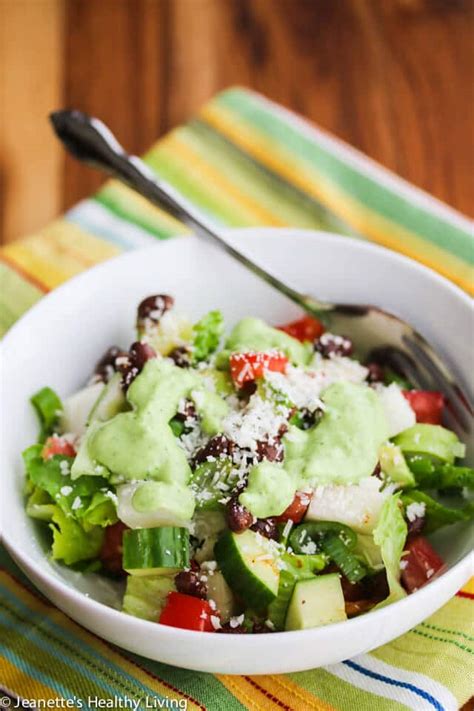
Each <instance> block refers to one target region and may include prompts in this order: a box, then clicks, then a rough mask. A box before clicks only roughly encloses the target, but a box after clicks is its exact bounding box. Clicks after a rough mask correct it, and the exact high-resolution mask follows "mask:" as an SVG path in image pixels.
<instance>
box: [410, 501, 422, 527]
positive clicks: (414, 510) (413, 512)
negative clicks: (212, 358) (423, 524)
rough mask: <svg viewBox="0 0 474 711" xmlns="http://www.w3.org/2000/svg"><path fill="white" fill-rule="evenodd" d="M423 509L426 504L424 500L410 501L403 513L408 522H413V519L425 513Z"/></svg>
mask: <svg viewBox="0 0 474 711" xmlns="http://www.w3.org/2000/svg"><path fill="white" fill-rule="evenodd" d="M425 511H426V504H425V502H424V501H412V503H411V504H408V506H407V507H406V510H405V513H406V517H407V519H408V520H409V521H410V523H413V521H415V519H417V518H423V516H424V515H425Z"/></svg>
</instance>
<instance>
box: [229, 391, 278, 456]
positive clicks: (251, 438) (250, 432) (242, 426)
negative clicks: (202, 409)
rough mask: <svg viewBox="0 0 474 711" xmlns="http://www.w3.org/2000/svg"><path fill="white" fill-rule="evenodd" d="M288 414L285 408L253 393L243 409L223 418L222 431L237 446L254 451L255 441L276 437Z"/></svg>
mask: <svg viewBox="0 0 474 711" xmlns="http://www.w3.org/2000/svg"><path fill="white" fill-rule="evenodd" d="M288 414H289V413H288V409H287V408H283V407H278V408H275V405H274V404H272V403H271V402H269V401H268V400H263V399H262V398H261V397H260V395H258V394H255V395H252V397H251V398H250V400H249V403H248V405H247V406H246V407H245V408H244V409H243V410H240V411H237V412H230V413H229V414H228V415H227V416H226V417H225V418H224V420H223V422H222V431H223V433H224V434H225V435H226V436H227V437H228V438H229V439H231V440H233V441H234V442H236V444H237V445H238V446H239V447H242V448H244V449H250V450H251V451H255V450H256V448H257V442H259V441H261V440H271V439H272V438H275V437H277V435H278V432H279V431H280V428H281V427H282V426H284V425H286V422H287V419H288Z"/></svg>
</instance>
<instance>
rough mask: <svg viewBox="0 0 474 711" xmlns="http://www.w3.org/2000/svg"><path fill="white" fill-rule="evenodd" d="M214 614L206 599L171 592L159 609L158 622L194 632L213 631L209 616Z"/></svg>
mask: <svg viewBox="0 0 474 711" xmlns="http://www.w3.org/2000/svg"><path fill="white" fill-rule="evenodd" d="M213 615H216V613H215V611H213V609H212V607H211V606H210V604H209V603H208V601H207V600H201V599H200V598H198V597H193V596H192V595H185V594H184V593H178V592H171V593H169V595H168V599H167V601H166V605H165V607H164V608H163V610H162V611H161V615H160V619H159V622H160V623H161V624H162V625H169V626H170V627H180V628H181V629H184V630H195V631H196V632H214V631H215V630H214V627H213V625H212V622H211V616H213Z"/></svg>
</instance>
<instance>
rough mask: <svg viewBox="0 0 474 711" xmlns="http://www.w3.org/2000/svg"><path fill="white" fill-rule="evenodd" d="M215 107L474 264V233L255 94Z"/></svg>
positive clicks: (220, 99) (225, 96)
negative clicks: (381, 179) (348, 158)
mask: <svg viewBox="0 0 474 711" xmlns="http://www.w3.org/2000/svg"><path fill="white" fill-rule="evenodd" d="M215 102H216V103H217V104H218V105H222V106H224V107H226V108H227V109H230V110H231V111H232V112H233V113H234V114H235V115H237V116H238V117H239V118H241V119H243V120H244V121H245V122H246V123H248V124H249V125H250V127H251V128H252V129H254V130H255V129H256V133H258V132H260V133H261V134H262V135H264V137H265V138H269V137H270V138H271V139H273V140H274V141H275V142H277V143H279V144H281V145H282V146H284V147H285V148H286V149H287V150H288V151H289V152H291V153H293V154H294V155H295V156H296V157H297V158H298V159H299V160H301V161H302V162H303V163H305V164H307V165H309V166H310V167H311V168H312V169H313V170H314V168H315V167H316V168H317V170H318V171H320V172H322V173H324V174H325V175H326V176H327V177H328V178H329V179H330V180H332V182H333V183H334V184H335V185H338V186H340V187H342V188H343V189H344V190H345V191H346V192H347V193H348V194H349V195H351V197H355V198H356V199H357V200H359V201H360V202H361V203H363V204H364V205H366V206H367V207H369V208H371V209H372V210H374V211H375V212H378V213H379V214H380V215H382V216H383V217H385V218H387V219H389V220H391V221H392V222H395V223H396V224H399V225H400V226H401V227H404V228H405V229H407V230H410V231H412V232H414V233H416V234H417V235H419V236H420V237H422V238H424V239H426V240H427V241H429V242H432V243H433V244H436V245H437V246H438V247H440V248H442V249H445V250H446V251H449V252H451V253H452V254H455V255H456V256H457V257H459V258H460V259H464V260H465V261H466V262H467V263H468V264H474V241H473V235H472V232H469V231H468V230H462V229H460V228H459V227H457V226H455V225H453V224H451V223H450V222H448V221H447V220H445V219H443V218H442V217H440V216H439V215H435V214H432V213H430V212H429V211H428V210H426V209H424V208H422V207H420V206H418V205H417V204H414V203H411V202H410V200H409V199H408V198H404V197H402V196H401V195H399V194H397V193H395V192H392V191H391V190H390V189H389V188H386V187H384V186H383V185H382V184H381V183H378V182H376V179H372V178H370V177H369V176H368V175H367V174H365V173H361V172H359V171H358V170H357V169H356V168H354V167H353V166H352V165H349V164H348V163H345V162H344V161H343V160H342V159H341V158H339V157H338V156H337V155H335V154H334V153H331V152H330V150H329V149H326V148H324V147H323V146H322V145H320V144H318V143H317V142H316V140H314V139H313V140H310V139H309V138H308V137H307V136H305V135H303V134H302V133H300V132H299V130H298V128H297V127H295V126H294V125H292V124H291V122H289V121H285V120H284V119H283V118H282V117H281V116H279V115H277V114H274V113H272V110H271V108H269V107H267V106H265V105H264V104H263V103H262V102H260V101H259V99H258V98H257V97H255V96H253V95H252V94H249V93H247V92H245V91H241V90H239V89H231V90H229V91H226V92H224V93H222V94H220V95H219V96H217V97H216V99H215Z"/></svg>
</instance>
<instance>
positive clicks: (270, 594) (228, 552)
mask: <svg viewBox="0 0 474 711" xmlns="http://www.w3.org/2000/svg"><path fill="white" fill-rule="evenodd" d="M265 541H266V539H262V536H259V535H258V534H257V533H254V531H250V530H247V531H244V532H243V533H232V532H231V531H226V532H225V533H224V534H223V535H222V536H221V537H220V538H219V540H218V541H217V543H216V545H215V547H214V555H215V556H216V561H217V563H218V565H219V568H220V569H221V571H222V574H223V576H224V578H225V579H226V582H227V584H228V585H229V587H230V588H231V589H232V590H233V591H234V592H235V593H237V594H238V595H239V596H240V597H241V598H242V599H243V600H244V602H245V603H246V604H247V605H248V606H249V607H251V608H252V609H254V610H262V609H265V608H266V607H267V606H268V605H269V604H270V603H271V601H272V600H274V599H275V597H276V596H277V593H278V580H279V577H280V571H279V569H278V566H277V563H276V559H275V557H274V555H273V554H272V553H271V552H270V548H269V547H268V546H267V545H266V544H265Z"/></svg>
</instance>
